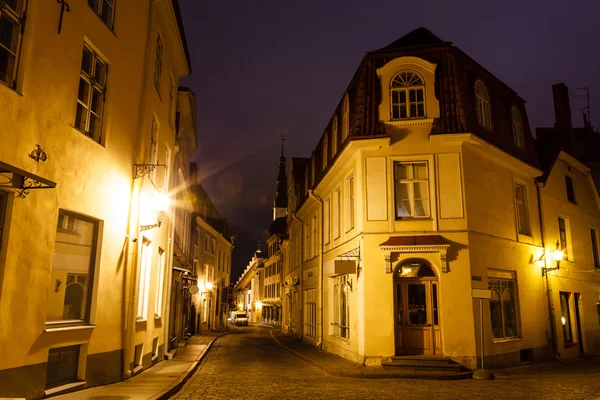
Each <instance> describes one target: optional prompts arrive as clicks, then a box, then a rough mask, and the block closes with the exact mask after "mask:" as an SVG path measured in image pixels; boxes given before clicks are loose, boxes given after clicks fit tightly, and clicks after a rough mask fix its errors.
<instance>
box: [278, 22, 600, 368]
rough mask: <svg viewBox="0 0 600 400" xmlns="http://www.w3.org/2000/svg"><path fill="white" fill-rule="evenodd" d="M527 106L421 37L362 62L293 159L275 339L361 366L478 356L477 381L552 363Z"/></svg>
mask: <svg viewBox="0 0 600 400" xmlns="http://www.w3.org/2000/svg"><path fill="white" fill-rule="evenodd" d="M524 103H525V102H524V101H523V100H522V99H521V98H520V97H518V96H517V95H516V93H514V91H512V90H511V89H510V88H509V87H507V86H506V85H505V84H503V83H502V82H500V81H499V80H498V79H497V78H495V77H494V76H493V75H491V74H490V73H489V72H487V71H486V70H485V69H483V68H482V67H481V66H480V65H479V64H477V63H476V62H474V61H473V60H472V59H470V58H469V57H468V56H467V55H466V54H464V53H462V52H461V51H460V50H459V49H457V48H456V47H454V46H452V45H450V44H449V43H448V42H444V41H442V40H441V39H439V38H437V37H435V35H433V34H432V33H431V32H429V31H427V30H425V29H423V28H419V29H417V30H415V31H413V32H411V33H409V34H408V35H406V36H405V37H403V38H401V39H399V40H397V41H395V42H393V43H392V44H390V45H389V46H387V47H385V48H382V49H380V50H377V51H374V52H370V53H367V55H366V56H365V57H364V58H363V61H362V62H361V64H360V66H359V68H358V70H357V72H356V74H355V76H354V77H353V79H352V80H351V82H350V84H349V86H348V89H347V91H346V92H345V93H344V95H343V96H342V98H341V100H340V103H339V105H338V107H337V109H336V110H335V113H334V115H333V116H332V118H331V120H330V121H329V123H328V125H327V126H326V128H325V132H324V134H323V135H322V136H321V139H320V141H319V144H318V146H317V147H316V149H315V151H314V152H313V154H312V156H311V158H310V159H292V163H291V166H290V178H291V181H290V184H289V190H288V193H289V196H290V201H289V209H288V226H289V231H288V239H287V240H286V241H285V242H284V245H283V246H282V247H283V248H284V250H285V259H286V265H285V267H284V286H285V296H286V299H287V301H284V323H283V325H284V326H283V330H284V331H285V332H289V334H291V335H294V336H301V337H302V339H303V340H304V341H306V342H308V343H311V344H314V345H315V346H319V347H322V348H323V349H324V350H326V351H328V352H331V353H335V354H338V355H340V356H342V357H345V358H348V359H350V360H353V361H357V362H359V363H364V364H366V365H381V364H382V363H384V364H385V363H386V362H388V361H389V360H390V359H391V358H392V357H398V356H406V355H436V356H444V357H448V358H451V359H453V360H455V361H457V362H459V363H461V364H463V365H464V366H466V367H468V368H472V369H474V368H477V366H478V364H479V358H480V356H481V352H482V349H481V345H480V343H482V342H483V354H484V356H485V365H486V367H500V366H507V365H515V364H518V363H520V362H525V361H534V360H545V359H549V358H551V357H552V337H551V336H552V335H551V332H550V331H551V329H550V327H551V323H550V315H549V311H548V297H547V293H548V292H547V288H546V282H545V277H542V274H541V271H542V270H541V267H540V265H539V262H538V261H536V260H540V257H541V256H542V255H544V257H542V258H543V259H545V260H546V262H547V263H549V264H552V263H554V262H555V261H554V260H552V259H551V257H550V253H551V252H552V251H553V250H554V247H553V246H552V245H549V244H548V242H547V240H544V237H543V236H542V229H541V225H540V214H539V206H538V193H537V190H538V188H537V185H536V178H538V177H541V176H542V175H543V171H542V170H541V169H540V167H539V165H538V159H537V155H536V150H535V146H534V141H533V138H532V137H531V134H530V130H529V125H528V122H527V117H526V111H525V106H524ZM590 182H591V181H590ZM590 199H591V198H590ZM597 204H598V203H595V205H594V206H596V207H597ZM592 205H593V203H592V202H591V200H590V207H591V206H592ZM588 213H589V215H593V213H591V211H588ZM585 218H587V219H586V220H587V221H590V220H589V218H588V216H586V217H585ZM547 229H548V228H547V227H546V228H545V229H544V232H545V231H546V230H547ZM582 235H583V234H582ZM587 236H588V238H587V242H589V241H590V240H589V236H590V232H589V231H588V232H587ZM582 238H583V237H582ZM582 240H583V239H582ZM589 254H591V251H590V252H589ZM587 264H589V263H587ZM590 271H592V270H591V269H590ZM592 272H593V271H592ZM552 279H554V278H552ZM572 284H573V283H572ZM556 285H557V284H554V285H553V287H554V286H556ZM588 286H589V284H588ZM592 286H593V285H592ZM564 290H565V291H566V289H564ZM578 290H580V291H581V293H582V294H581V296H582V297H580V299H583V300H582V301H584V304H583V305H582V313H583V312H584V310H585V311H586V312H587V315H588V316H587V317H586V319H585V320H586V322H587V323H590V325H585V323H583V322H582V323H583V324H584V325H585V326H586V327H587V328H582V331H585V329H590V330H591V329H592V328H593V327H594V326H595V328H596V330H597V327H598V325H597V324H598V321H597V316H596V315H595V314H594V313H593V307H595V304H596V298H595V297H594V293H595V292H593V291H590V289H589V288H588V289H587V294H585V296H584V295H583V293H584V289H583V288H580V289H578ZM569 292H570V293H573V295H572V296H571V297H570V298H571V304H572V305H573V304H574V303H573V302H574V298H575V294H574V293H575V292H576V290H575V289H574V288H571V289H569ZM481 293H484V296H485V297H486V298H485V299H483V300H480V299H479V297H480V296H482V294H481ZM296 296H298V297H299V299H296ZM586 299H587V303H585V300H586ZM556 301H557V298H556V299H554V302H556ZM480 304H483V308H482V307H481V306H480ZM572 313H573V315H574V312H572ZM481 315H483V318H481V317H480V316H481ZM571 318H572V319H573V318H575V317H573V316H571ZM573 321H575V320H574V319H573ZM582 321H583V318H582ZM588 321H589V322H588ZM592 321H593V322H592ZM594 324H596V325H594ZM481 329H483V340H481V334H480V332H481ZM573 332H575V331H573ZM590 332H591V331H590ZM587 335H588V337H590V338H591V340H596V341H597V339H595V336H594V335H593V334H591V333H587ZM593 346H595V345H589V348H594V347H593Z"/></svg>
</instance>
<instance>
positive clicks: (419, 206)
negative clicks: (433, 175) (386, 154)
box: [394, 161, 429, 219]
mask: <svg viewBox="0 0 600 400" xmlns="http://www.w3.org/2000/svg"><path fill="white" fill-rule="evenodd" d="M394 181H395V186H394V187H395V196H396V219H398V218H405V217H428V216H429V178H428V171H427V162H426V161H419V162H408V163H396V164H395V165H394Z"/></svg>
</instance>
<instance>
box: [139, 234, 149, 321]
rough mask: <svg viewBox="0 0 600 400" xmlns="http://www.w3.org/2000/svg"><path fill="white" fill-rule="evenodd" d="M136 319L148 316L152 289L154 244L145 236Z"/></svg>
mask: <svg viewBox="0 0 600 400" xmlns="http://www.w3.org/2000/svg"><path fill="white" fill-rule="evenodd" d="M139 271H140V273H139V280H138V297H137V315H136V319H138V320H144V319H146V318H148V294H149V291H150V273H151V271H152V244H151V242H150V241H149V240H148V239H146V238H144V240H143V242H142V259H141V262H140V269H139Z"/></svg>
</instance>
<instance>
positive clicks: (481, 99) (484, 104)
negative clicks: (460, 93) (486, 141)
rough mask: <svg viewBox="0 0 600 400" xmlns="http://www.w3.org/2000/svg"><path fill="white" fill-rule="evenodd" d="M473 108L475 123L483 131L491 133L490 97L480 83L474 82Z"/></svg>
mask: <svg viewBox="0 0 600 400" xmlns="http://www.w3.org/2000/svg"><path fill="white" fill-rule="evenodd" d="M475 106H476V111H477V122H479V125H481V126H483V127H484V128H485V129H487V130H489V131H492V130H493V127H492V114H491V111H490V110H491V107H490V95H489V93H488V90H487V88H486V87H485V85H484V84H483V82H481V81H477V82H475Z"/></svg>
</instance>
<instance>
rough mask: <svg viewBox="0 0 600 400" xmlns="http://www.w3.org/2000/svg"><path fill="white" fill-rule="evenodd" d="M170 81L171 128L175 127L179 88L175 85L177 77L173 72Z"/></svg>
mask: <svg viewBox="0 0 600 400" xmlns="http://www.w3.org/2000/svg"><path fill="white" fill-rule="evenodd" d="M169 83H170V85H169V124H170V125H171V128H175V94H176V91H177V88H176V87H175V79H174V78H173V75H172V74H171V80H170V82H169Z"/></svg>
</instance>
